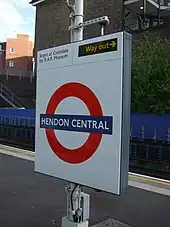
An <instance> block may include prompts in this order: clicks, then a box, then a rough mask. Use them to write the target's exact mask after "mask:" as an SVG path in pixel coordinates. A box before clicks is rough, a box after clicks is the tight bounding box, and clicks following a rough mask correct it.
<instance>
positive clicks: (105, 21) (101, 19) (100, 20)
mask: <svg viewBox="0 0 170 227" xmlns="http://www.w3.org/2000/svg"><path fill="white" fill-rule="evenodd" d="M92 24H103V25H106V24H110V21H109V18H108V17H107V16H103V17H99V18H96V19H93V20H89V21H85V22H83V23H81V24H78V25H72V26H69V28H68V30H69V31H71V30H75V29H79V28H84V27H87V26H89V25H92Z"/></svg>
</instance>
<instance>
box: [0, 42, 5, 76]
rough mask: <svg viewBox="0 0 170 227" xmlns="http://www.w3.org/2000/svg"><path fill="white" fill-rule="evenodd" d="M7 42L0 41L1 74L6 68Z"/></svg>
mask: <svg viewBox="0 0 170 227" xmlns="http://www.w3.org/2000/svg"><path fill="white" fill-rule="evenodd" d="M5 58H6V43H0V74H2V73H3V72H4V70H5Z"/></svg>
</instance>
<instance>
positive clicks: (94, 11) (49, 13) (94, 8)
mask: <svg viewBox="0 0 170 227" xmlns="http://www.w3.org/2000/svg"><path fill="white" fill-rule="evenodd" d="M122 5H123V0H88V1H87V0H85V9H84V14H85V18H84V20H89V19H93V18H96V17H100V16H105V15H106V16H109V19H110V20H111V24H110V25H109V26H108V27H107V30H106V34H108V33H112V32H115V31H117V30H120V27H121V24H120V21H121V17H122V15H121V13H122V10H121V9H122ZM36 8H37V11H36V36H35V54H36V51H37V50H42V49H46V48H49V47H53V46H57V45H61V44H66V43H68V42H69V33H68V31H67V29H68V26H69V25H70V22H69V10H68V7H67V5H66V4H65V0H46V1H45V2H43V3H40V4H38V5H37V7H36ZM99 35H100V27H99V25H93V26H90V27H89V28H85V31H84V38H85V39H86V38H90V37H95V36H99Z"/></svg>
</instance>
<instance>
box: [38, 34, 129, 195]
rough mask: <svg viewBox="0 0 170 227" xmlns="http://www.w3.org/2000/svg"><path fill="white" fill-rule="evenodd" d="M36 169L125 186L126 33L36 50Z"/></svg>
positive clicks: (112, 187)
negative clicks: (37, 51)
mask: <svg viewBox="0 0 170 227" xmlns="http://www.w3.org/2000/svg"><path fill="white" fill-rule="evenodd" d="M37 61H38V65H37V71H38V72H37V106H36V161H35V169H36V171H37V172H40V173H43V174H47V175H50V176H54V177H57V178H60V179H64V180H67V181H70V182H74V183H78V184H81V185H86V186H89V187H92V188H96V189H100V190H103V191H107V192H110V193H114V194H118V195H120V194H122V193H123V192H125V191H126V188H127V185H128V164H129V162H128V159H129V134H130V120H129V119H130V93H131V86H130V84H131V80H130V78H131V35H129V34H127V33H117V34H112V35H107V36H102V37H99V38H94V39H90V40H86V41H82V42H77V43H72V44H68V45H64V46H60V47H55V48H51V49H47V50H43V51H39V53H38V59H37Z"/></svg>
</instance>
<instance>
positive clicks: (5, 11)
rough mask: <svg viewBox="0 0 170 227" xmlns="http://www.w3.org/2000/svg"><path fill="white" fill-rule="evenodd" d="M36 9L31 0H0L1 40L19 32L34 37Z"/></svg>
mask: <svg viewBox="0 0 170 227" xmlns="http://www.w3.org/2000/svg"><path fill="white" fill-rule="evenodd" d="M34 19H35V9H34V8H33V7H32V6H31V5H29V0H0V22H1V29H0V41H5V40H6V38H10V37H15V36H16V34H17V33H24V34H29V35H30V36H31V38H32V39H33V37H34Z"/></svg>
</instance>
